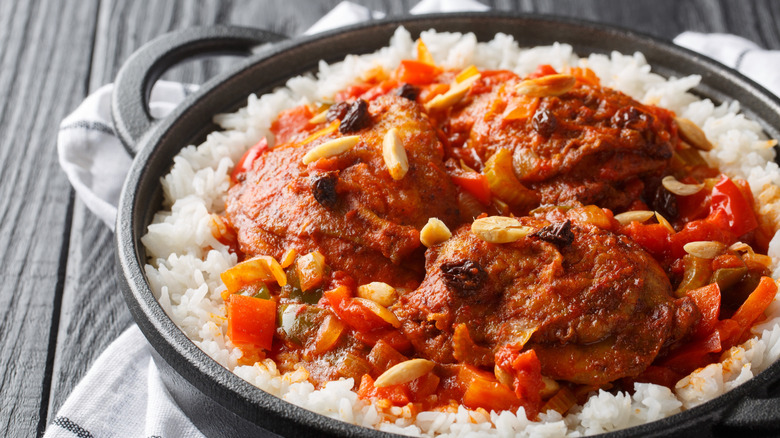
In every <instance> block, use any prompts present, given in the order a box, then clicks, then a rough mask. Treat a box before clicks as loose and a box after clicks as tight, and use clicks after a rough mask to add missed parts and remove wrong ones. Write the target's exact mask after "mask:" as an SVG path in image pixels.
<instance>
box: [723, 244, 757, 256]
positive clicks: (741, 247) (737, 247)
mask: <svg viewBox="0 0 780 438" xmlns="http://www.w3.org/2000/svg"><path fill="white" fill-rule="evenodd" d="M729 249H730V250H732V251H737V252H747V253H750V254H752V253H753V248H751V247H750V245H748V244H747V243H745V242H735V243H732V244H731V246H729Z"/></svg>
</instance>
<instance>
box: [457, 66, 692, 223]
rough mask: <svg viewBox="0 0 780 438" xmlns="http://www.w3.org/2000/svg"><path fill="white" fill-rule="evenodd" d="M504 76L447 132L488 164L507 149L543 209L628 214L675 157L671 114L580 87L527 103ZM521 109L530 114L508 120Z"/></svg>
mask: <svg viewBox="0 0 780 438" xmlns="http://www.w3.org/2000/svg"><path fill="white" fill-rule="evenodd" d="M500 77H502V78H503V79H505V82H498V81H495V80H493V81H489V82H488V83H487V84H486V85H485V86H483V87H482V93H479V94H477V95H476V96H474V98H473V99H472V100H471V102H470V104H469V105H467V106H464V107H463V108H461V109H460V110H458V111H456V112H455V113H454V114H453V118H452V120H451V121H450V122H449V124H450V129H451V132H453V133H460V134H459V135H460V138H463V139H464V140H465V146H466V147H467V148H472V149H473V150H474V151H475V152H476V153H477V154H478V155H479V156H480V157H481V159H482V160H483V161H485V160H487V159H488V158H489V157H490V156H491V155H493V154H494V153H495V152H496V151H497V150H498V149H499V148H508V149H509V150H510V151H511V152H512V154H513V164H514V169H515V175H516V176H517V178H518V179H519V180H520V182H521V183H523V184H524V185H525V186H527V187H529V188H531V189H534V190H536V191H538V192H539V194H540V196H541V203H542V204H569V203H571V202H573V201H578V202H580V203H582V204H586V205H587V204H596V205H599V206H601V207H606V208H611V209H613V210H624V209H625V208H627V207H628V206H629V205H630V204H631V203H632V202H633V201H634V200H636V199H637V198H638V197H639V195H641V193H642V189H643V188H644V180H646V179H647V178H658V177H659V176H660V175H661V174H662V172H663V170H664V169H665V168H666V166H667V164H668V163H669V160H670V159H671V157H672V153H673V151H674V148H675V146H676V144H677V141H678V139H677V132H676V126H675V125H674V122H673V119H672V117H673V116H672V114H671V113H670V112H669V111H666V110H663V109H660V108H656V107H653V106H647V105H643V104H641V103H639V102H637V101H635V100H634V99H632V98H631V97H629V96H627V95H625V94H623V93H621V92H619V91H616V90H612V89H609V88H605V87H601V86H598V85H590V84H585V83H582V82H578V83H577V84H576V85H575V86H574V88H572V89H571V90H569V91H568V92H566V93H563V94H561V95H559V96H545V97H541V98H530V97H528V96H523V95H519V94H517V92H516V91H514V88H515V87H516V86H517V84H519V83H520V81H519V80H518V79H517V78H512V76H511V75H510V74H508V73H505V74H504V75H502V76H500ZM488 79H491V78H488ZM517 105H521V106H522V105H524V106H526V107H527V108H528V109H529V110H528V111H529V113H528V114H527V115H526V117H520V118H514V119H512V118H509V119H507V118H506V117H505V114H507V113H508V112H509V111H511V110H512V108H514V107H515V106H517Z"/></svg>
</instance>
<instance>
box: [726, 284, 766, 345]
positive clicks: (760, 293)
mask: <svg viewBox="0 0 780 438" xmlns="http://www.w3.org/2000/svg"><path fill="white" fill-rule="evenodd" d="M775 294H777V283H775V281H774V280H772V279H771V278H769V277H761V280H760V281H759V283H758V286H756V289H755V290H754V291H753V292H751V293H750V295H749V296H748V297H747V299H746V300H745V302H744V303H742V305H741V306H739V309H737V311H736V312H734V315H732V316H731V319H732V320H734V321H735V322H736V323H737V324H739V326H740V327H741V328H742V332H741V333H740V336H739V338H740V339H741V338H742V335H743V334H744V333H746V332H747V331H748V330H749V329H750V327H751V326H753V324H754V323H755V322H756V321H757V320H758V318H759V317H761V315H763V314H764V311H765V310H766V308H767V307H769V304H770V303H771V302H772V300H774V298H775ZM737 342H738V341H737Z"/></svg>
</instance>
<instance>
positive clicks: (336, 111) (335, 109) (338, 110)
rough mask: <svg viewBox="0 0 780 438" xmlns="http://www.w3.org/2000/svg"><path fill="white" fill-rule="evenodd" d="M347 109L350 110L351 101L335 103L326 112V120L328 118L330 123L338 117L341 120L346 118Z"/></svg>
mask: <svg viewBox="0 0 780 438" xmlns="http://www.w3.org/2000/svg"><path fill="white" fill-rule="evenodd" d="M347 111H349V102H339V103H334V104H333V105H331V106H330V108H328V112H326V113H325V120H327V121H328V123H330V122H332V121H334V120H336V119H338V120H341V119H343V118H344V115H345V114H347Z"/></svg>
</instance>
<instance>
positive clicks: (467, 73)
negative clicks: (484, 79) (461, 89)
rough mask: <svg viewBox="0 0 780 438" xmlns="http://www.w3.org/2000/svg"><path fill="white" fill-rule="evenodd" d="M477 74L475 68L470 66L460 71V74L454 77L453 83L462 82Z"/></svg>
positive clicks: (477, 71) (472, 65)
mask: <svg viewBox="0 0 780 438" xmlns="http://www.w3.org/2000/svg"><path fill="white" fill-rule="evenodd" d="M478 74H480V73H479V70H478V69H477V67H476V66H475V65H474V64H471V65H470V66H468V67H466V68H464V69H463V70H461V72H460V73H458V74H457V75H456V76H455V82H463V81H465V80H466V79H468V78H470V77H472V76H475V75H478Z"/></svg>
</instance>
